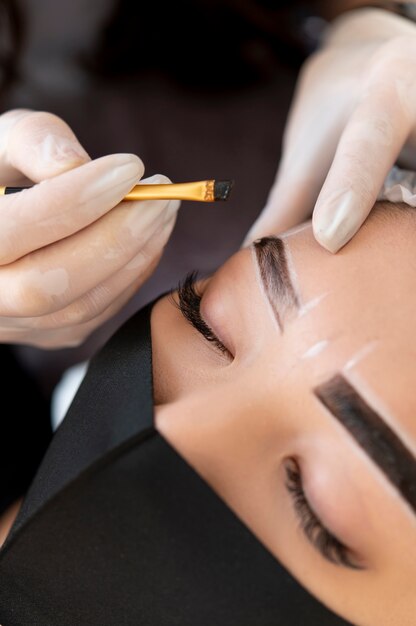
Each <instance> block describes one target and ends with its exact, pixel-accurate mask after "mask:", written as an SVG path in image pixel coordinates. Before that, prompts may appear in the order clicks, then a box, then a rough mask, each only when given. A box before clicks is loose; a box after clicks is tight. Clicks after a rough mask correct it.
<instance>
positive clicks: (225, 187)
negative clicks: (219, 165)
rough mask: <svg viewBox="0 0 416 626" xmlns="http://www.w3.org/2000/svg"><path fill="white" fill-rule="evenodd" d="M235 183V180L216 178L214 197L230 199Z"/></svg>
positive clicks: (216, 198)
mask: <svg viewBox="0 0 416 626" xmlns="http://www.w3.org/2000/svg"><path fill="white" fill-rule="evenodd" d="M233 185H234V181H233V180H216V181H215V183H214V199H215V200H228V197H229V195H230V193H231V189H232V188H233Z"/></svg>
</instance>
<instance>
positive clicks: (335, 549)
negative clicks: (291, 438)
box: [285, 459, 361, 569]
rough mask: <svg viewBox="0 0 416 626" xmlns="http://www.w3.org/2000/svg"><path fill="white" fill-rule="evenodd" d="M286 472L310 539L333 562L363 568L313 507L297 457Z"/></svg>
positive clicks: (294, 502) (304, 527) (289, 486)
mask: <svg viewBox="0 0 416 626" xmlns="http://www.w3.org/2000/svg"><path fill="white" fill-rule="evenodd" d="M285 473H286V489H287V490H288V492H289V494H290V495H291V497H292V500H293V504H294V507H295V510H296V512H297V514H298V516H299V520H300V525H301V528H302V530H303V532H304V533H305V535H306V537H307V538H308V539H309V541H310V542H311V543H312V544H313V545H314V546H315V547H316V548H317V550H319V552H320V553H321V554H322V556H323V557H325V558H326V559H327V560H328V561H331V563H335V564H336V565H344V566H345V567H350V568H352V569H361V568H360V567H359V566H358V565H356V564H355V563H353V562H352V560H351V559H350V557H349V554H348V548H347V547H346V546H345V545H344V544H343V543H341V542H340V541H339V539H337V538H336V537H334V535H332V534H331V533H330V532H329V531H328V530H327V529H326V528H325V526H324V525H323V524H322V522H321V521H320V520H319V519H318V517H317V516H316V514H315V513H314V512H313V510H312V509H311V507H310V505H309V502H308V501H307V499H306V496H305V492H304V490H303V484H302V474H301V471H300V467H299V464H298V463H297V462H296V461H295V459H289V460H288V461H287V463H286V465H285Z"/></svg>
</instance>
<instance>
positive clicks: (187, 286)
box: [175, 272, 234, 360]
mask: <svg viewBox="0 0 416 626" xmlns="http://www.w3.org/2000/svg"><path fill="white" fill-rule="evenodd" d="M196 281H197V273H196V272H191V273H189V274H187V276H186V277H185V279H184V280H183V281H181V282H180V283H179V285H178V298H179V303H178V304H177V306H178V308H179V310H180V311H181V313H182V315H183V317H184V318H185V319H186V321H187V322H188V323H189V324H191V326H193V328H195V330H196V331H198V332H199V334H200V335H202V336H203V337H204V339H205V340H206V341H208V342H210V343H212V344H213V345H214V346H215V347H216V349H217V351H219V352H220V353H221V355H227V357H229V359H231V360H232V359H233V358H234V357H233V354H232V353H231V352H230V350H229V349H228V348H227V346H225V345H224V343H223V342H222V341H221V340H220V339H219V338H218V337H217V335H216V333H215V332H214V331H213V329H212V327H211V326H210V325H209V324H208V323H207V322H206V320H205V319H204V317H203V316H202V315H201V310H200V308H201V307H200V305H201V300H202V296H203V294H200V293H199V291H197V290H196V289H195V283H196ZM175 304H176V303H175Z"/></svg>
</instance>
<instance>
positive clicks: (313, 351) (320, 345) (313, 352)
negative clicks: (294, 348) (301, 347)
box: [301, 339, 329, 359]
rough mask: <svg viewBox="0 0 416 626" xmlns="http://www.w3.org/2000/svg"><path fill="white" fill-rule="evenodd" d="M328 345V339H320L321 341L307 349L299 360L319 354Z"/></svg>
mask: <svg viewBox="0 0 416 626" xmlns="http://www.w3.org/2000/svg"><path fill="white" fill-rule="evenodd" d="M328 345H329V341H328V339H322V341H318V342H317V343H315V344H314V345H313V346H311V347H310V348H308V350H306V352H304V353H303V354H302V356H301V359H310V358H312V357H314V356H317V355H318V354H320V353H321V352H322V351H323V350H325V348H326V347H327V346H328Z"/></svg>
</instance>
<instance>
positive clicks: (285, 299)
mask: <svg viewBox="0 0 416 626" xmlns="http://www.w3.org/2000/svg"><path fill="white" fill-rule="evenodd" d="M254 250H255V252H256V257H257V263H258V266H259V270H260V278H261V281H262V283H263V286H264V290H265V292H266V296H267V298H268V300H269V302H270V305H271V307H272V309H273V312H274V315H275V317H276V320H277V323H278V325H279V328H280V330H281V332H283V328H284V327H283V322H284V319H285V318H286V317H287V316H288V314H289V313H290V312H291V311H293V310H294V309H299V306H300V305H299V296H298V294H297V293H296V289H295V287H294V285H293V282H292V280H291V277H290V272H289V268H288V263H287V258H286V252H285V246H284V243H283V241H282V239H279V237H263V238H262V239H258V240H257V241H255V242H254Z"/></svg>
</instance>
